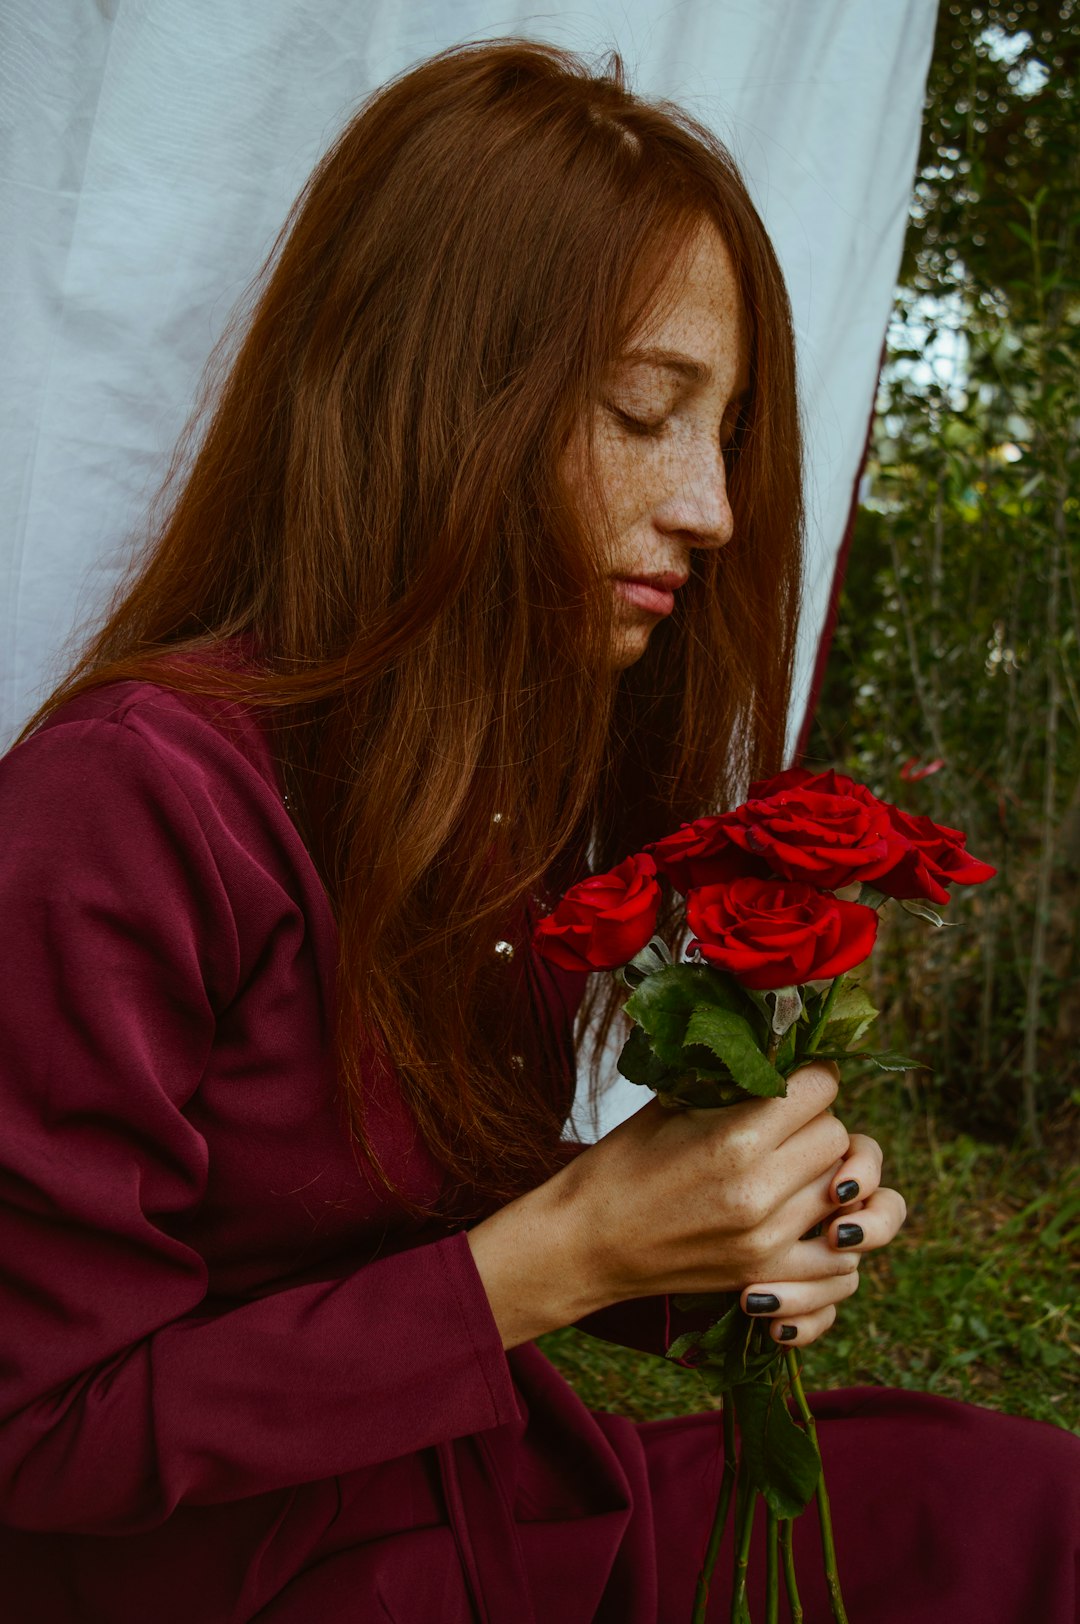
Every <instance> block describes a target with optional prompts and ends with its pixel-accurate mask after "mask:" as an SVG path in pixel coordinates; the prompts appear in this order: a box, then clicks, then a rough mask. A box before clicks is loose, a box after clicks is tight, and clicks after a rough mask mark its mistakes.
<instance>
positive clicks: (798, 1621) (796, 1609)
mask: <svg viewBox="0 0 1080 1624" xmlns="http://www.w3.org/2000/svg"><path fill="white" fill-rule="evenodd" d="M794 1527H795V1524H794V1522H793V1521H792V1519H791V1518H790V1517H785V1519H784V1521H783V1522H782V1523H781V1524H780V1554H781V1556H782V1557H783V1559H784V1585H785V1587H786V1589H787V1599H788V1606H789V1607H790V1609H791V1624H803V1611H802V1602H801V1601H800V1600H799V1587H798V1585H797V1584H796V1582H795V1550H794V1547H793V1545H792V1543H791V1535H792V1530H793V1529H794Z"/></svg>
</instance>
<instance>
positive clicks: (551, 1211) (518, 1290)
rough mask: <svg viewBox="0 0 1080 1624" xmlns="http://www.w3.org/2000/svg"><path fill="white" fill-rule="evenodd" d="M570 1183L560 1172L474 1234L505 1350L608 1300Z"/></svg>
mask: <svg viewBox="0 0 1080 1624" xmlns="http://www.w3.org/2000/svg"><path fill="white" fill-rule="evenodd" d="M567 1182H568V1181H567V1180H566V1178H565V1175H564V1174H557V1175H556V1177H555V1178H553V1179H549V1180H548V1181H547V1182H546V1183H545V1184H542V1185H540V1187H539V1188H538V1189H536V1190H531V1191H529V1193H528V1194H527V1195H524V1196H520V1197H519V1198H518V1199H517V1200H516V1201H512V1202H510V1203H509V1205H507V1206H505V1207H501V1208H500V1209H499V1211H498V1212H496V1213H493V1214H492V1216H491V1217H490V1218H485V1219H484V1221H483V1223H481V1224H477V1226H476V1228H475V1229H472V1230H470V1232H469V1237H468V1238H469V1246H470V1247H471V1249H472V1255H473V1262H474V1263H475V1265H476V1270H477V1273H478V1274H479V1276H480V1279H481V1281H482V1283H483V1286H484V1290H485V1292H486V1293H487V1298H488V1302H489V1304H490V1306H491V1313H492V1317H493V1318H494V1320H495V1324H496V1326H497V1327H498V1331H499V1335H500V1337H501V1338H502V1344H503V1347H504V1348H514V1347H517V1346H518V1344H519V1343H522V1342H530V1341H532V1340H533V1339H534V1338H535V1337H538V1336H543V1335H544V1333H545V1332H547V1331H556V1330H560V1329H561V1328H562V1327H563V1326H565V1325H572V1324H573V1323H574V1322H575V1321H576V1320H579V1319H582V1318H583V1317H584V1316H585V1315H587V1314H591V1313H594V1312H595V1311H596V1310H597V1309H600V1308H604V1307H606V1306H607V1304H608V1302H609V1301H611V1298H610V1296H608V1295H606V1294H605V1290H604V1286H603V1284H602V1281H601V1277H600V1270H599V1268H598V1266H597V1259H596V1258H595V1256H592V1255H590V1251H589V1248H588V1245H587V1242H586V1241H585V1240H584V1238H583V1226H582V1224H581V1222H580V1216H579V1212H578V1208H577V1204H576V1202H575V1199H574V1196H573V1193H572V1191H571V1190H570V1189H569V1188H567Z"/></svg>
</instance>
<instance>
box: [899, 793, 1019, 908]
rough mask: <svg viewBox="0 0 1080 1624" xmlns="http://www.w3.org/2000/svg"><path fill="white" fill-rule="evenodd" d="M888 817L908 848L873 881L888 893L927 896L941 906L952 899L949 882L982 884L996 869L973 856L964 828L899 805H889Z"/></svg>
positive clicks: (902, 895)
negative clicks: (935, 819) (968, 846)
mask: <svg viewBox="0 0 1080 1624" xmlns="http://www.w3.org/2000/svg"><path fill="white" fill-rule="evenodd" d="M889 818H890V821H891V822H892V825H893V828H894V829H895V830H896V832H897V834H899V835H900V837H901V838H902V840H903V841H904V846H905V849H904V851H903V853H902V854H901V856H900V860H899V861H898V862H897V864H896V865H895V867H893V868H891V869H889V870H888V872H887V873H885V874H879V875H878V877H877V878H876V879H875V881H874V884H875V885H876V887H877V889H878V890H879V891H882V892H884V894H885V895H886V896H887V897H898V898H900V899H901V900H903V899H905V898H912V897H925V898H926V899H927V900H928V901H929V902H936V903H938V905H939V906H940V905H941V904H942V903H944V902H948V900H949V893H948V891H946V889H945V887H946V886H947V885H982V883H983V881H984V880H990V879H993V877H994V875H995V874H996V873H997V869H996V868H991V867H990V864H989V863H982V862H980V861H979V859H978V858H977V857H972V855H971V853H970V852H969V851H968V849H967V845H966V841H967V836H966V835H965V834H964V833H963V831H962V830H961V829H950V828H949V827H948V826H947V825H946V824H944V823H935V822H934V820H933V818H927V817H922V816H918V815H915V816H913V815H912V814H911V813H909V812H901V810H900V808H899V807H898V806H890V807H889Z"/></svg>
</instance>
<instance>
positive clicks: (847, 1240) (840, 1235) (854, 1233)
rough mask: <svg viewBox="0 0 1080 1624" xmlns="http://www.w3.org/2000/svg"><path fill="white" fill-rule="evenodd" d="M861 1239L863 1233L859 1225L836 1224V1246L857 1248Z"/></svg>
mask: <svg viewBox="0 0 1080 1624" xmlns="http://www.w3.org/2000/svg"><path fill="white" fill-rule="evenodd" d="M862 1238H863V1232H862V1228H861V1226H860V1225H859V1224H838V1225H837V1226H836V1244H837V1246H858V1244H859V1242H860V1241H861V1240H862Z"/></svg>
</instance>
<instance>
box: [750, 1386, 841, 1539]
mask: <svg viewBox="0 0 1080 1624" xmlns="http://www.w3.org/2000/svg"><path fill="white" fill-rule="evenodd" d="M735 1414H736V1416H737V1417H738V1421H739V1431H740V1434H741V1438H742V1453H741V1457H740V1461H741V1465H743V1466H744V1467H745V1469H746V1471H747V1472H748V1474H749V1476H750V1480H751V1482H752V1483H753V1484H754V1486H755V1488H757V1489H758V1490H759V1492H760V1493H761V1494H762V1495H763V1496H764V1498H765V1500H766V1502H767V1504H768V1506H769V1508H770V1510H772V1511H773V1512H774V1513H775V1515H776V1516H777V1517H797V1516H799V1515H800V1513H801V1512H802V1511H804V1510H805V1509H806V1506H807V1503H808V1502H809V1500H810V1496H811V1495H812V1494H813V1492H814V1490H815V1489H816V1488H817V1483H818V1477H819V1476H820V1474H821V1463H820V1461H819V1460H818V1455H817V1450H816V1449H815V1448H814V1446H813V1444H812V1443H811V1441H810V1439H809V1437H808V1436H807V1434H806V1433H805V1432H803V1430H802V1428H801V1427H799V1426H797V1425H796V1423H795V1422H794V1421H793V1420H792V1417H791V1413H790V1411H789V1410H788V1407H787V1404H786V1402H785V1397H784V1383H783V1381H781V1380H777V1381H775V1382H772V1381H770V1382H765V1381H758V1382H754V1383H752V1384H748V1385H745V1386H742V1387H737V1388H736V1389H735Z"/></svg>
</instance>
